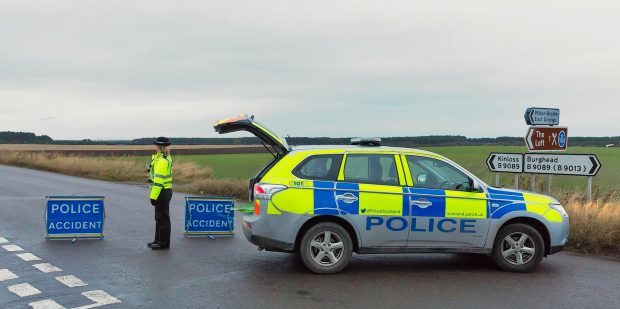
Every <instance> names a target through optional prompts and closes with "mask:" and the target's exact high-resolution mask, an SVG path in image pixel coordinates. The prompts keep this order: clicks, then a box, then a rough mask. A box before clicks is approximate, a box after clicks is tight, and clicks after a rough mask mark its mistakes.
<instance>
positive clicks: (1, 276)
mask: <svg viewBox="0 0 620 309" xmlns="http://www.w3.org/2000/svg"><path fill="white" fill-rule="evenodd" d="M17 278H19V277H18V276H17V275H16V274H14V273H13V272H12V271H10V270H8V269H0V282H2V281H7V280H11V279H17Z"/></svg>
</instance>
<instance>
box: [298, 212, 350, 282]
mask: <svg viewBox="0 0 620 309" xmlns="http://www.w3.org/2000/svg"><path fill="white" fill-rule="evenodd" d="M352 253H353V242H352V241H351V236H349V233H348V232H347V231H346V230H345V229H344V228H343V227H342V226H340V225H338V224H336V223H331V222H324V223H319V224H317V225H315V226H313V227H311V228H310V229H309V230H308V231H306V233H305V234H304V235H303V237H302V239H301V244H300V247H299V254H300V256H301V259H302V261H303V263H304V265H305V266H306V268H308V270H310V271H312V272H314V273H317V274H334V273H337V272H340V271H342V270H343V269H344V268H345V267H346V266H347V264H349V261H350V260H351V255H352Z"/></svg>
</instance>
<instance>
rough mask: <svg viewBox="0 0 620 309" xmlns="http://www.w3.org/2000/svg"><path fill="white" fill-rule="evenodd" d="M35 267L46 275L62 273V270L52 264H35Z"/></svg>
mask: <svg viewBox="0 0 620 309" xmlns="http://www.w3.org/2000/svg"><path fill="white" fill-rule="evenodd" d="M32 266H33V267H35V268H36V269H38V270H40V271H42V272H44V273H53V272H58V271H62V269H60V268H58V267H56V266H54V265H52V264H50V263H41V264H34V265H32Z"/></svg>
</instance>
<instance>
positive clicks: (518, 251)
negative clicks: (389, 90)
mask: <svg viewBox="0 0 620 309" xmlns="http://www.w3.org/2000/svg"><path fill="white" fill-rule="evenodd" d="M214 127H215V130H216V131H217V132H218V133H220V134H224V133H229V132H235V131H248V132H250V133H252V134H254V135H256V136H257V137H258V138H260V139H261V140H262V142H263V143H264V144H265V145H268V146H269V147H270V149H271V151H272V154H273V155H274V159H273V161H271V162H270V163H269V164H267V165H266V166H265V167H264V168H263V169H262V170H261V171H260V172H259V173H258V175H256V177H255V178H253V179H252V180H251V181H250V182H251V183H250V189H251V190H250V200H251V201H252V202H253V203H254V213H253V214H252V215H249V216H245V217H244V220H243V233H244V235H245V237H246V238H247V239H248V240H249V241H250V242H252V243H253V244H255V245H256V246H258V247H259V249H265V250H267V251H279V252H291V253H293V252H294V253H298V254H299V255H300V256H301V259H302V261H303V263H304V264H305V266H306V267H307V268H308V269H309V270H310V271H312V272H315V273H320V274H328V273H336V272H339V271H341V270H342V269H344V268H345V267H346V266H347V264H348V263H349V261H350V259H351V255H352V253H353V252H355V253H358V254H368V253H433V252H441V253H446V252H450V253H480V254H490V255H492V257H493V259H494V260H495V262H496V263H497V265H498V266H499V267H500V268H502V269H504V270H506V271H513V272H527V271H531V270H533V269H534V268H535V267H536V266H537V265H538V264H539V263H540V262H541V260H542V258H543V257H546V256H547V255H550V254H554V253H556V252H559V251H561V250H562V249H563V248H564V246H565V244H566V242H567V239H568V215H567V214H566V212H565V211H564V208H562V206H561V205H560V203H558V201H557V200H556V199H554V198H551V197H548V196H545V195H540V194H537V193H530V192H523V191H518V190H510V189H504V188H495V187H491V186H488V185H486V184H485V183H484V182H483V181H481V180H480V179H478V178H477V177H476V176H475V175H473V174H472V173H470V172H468V171H467V170H465V169H464V168H462V167H460V166H459V165H458V164H456V163H454V162H452V161H450V160H449V159H447V158H444V157H442V156H440V155H438V154H435V153H432V152H428V151H423V150H416V149H408V148H393V147H383V146H381V145H380V140H379V139H354V140H352V143H351V144H352V145H347V146H303V147H290V146H288V144H287V142H286V140H285V139H284V138H281V137H278V136H277V135H275V134H274V133H272V132H271V131H270V130H268V129H267V128H266V127H265V126H263V125H261V124H259V123H258V122H256V121H254V117H253V116H252V117H247V116H239V117H235V118H230V119H224V120H221V121H218V122H217V123H216V124H215V126H214Z"/></svg>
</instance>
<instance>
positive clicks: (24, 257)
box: [17, 253, 41, 262]
mask: <svg viewBox="0 0 620 309" xmlns="http://www.w3.org/2000/svg"><path fill="white" fill-rule="evenodd" d="M17 257H18V258H20V259H22V260H24V261H26V262H30V261H40V260H41V258H40V257H38V256H36V255H34V254H32V253H21V254H17Z"/></svg>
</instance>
